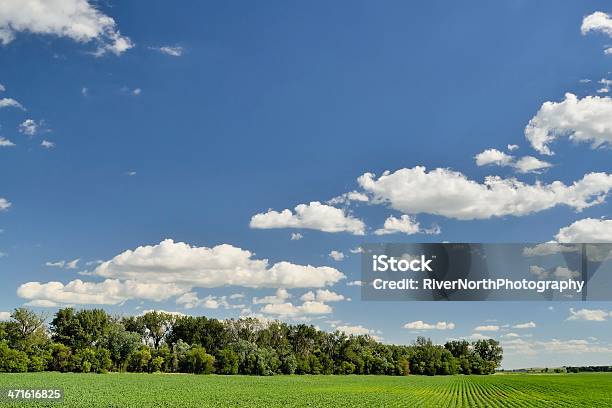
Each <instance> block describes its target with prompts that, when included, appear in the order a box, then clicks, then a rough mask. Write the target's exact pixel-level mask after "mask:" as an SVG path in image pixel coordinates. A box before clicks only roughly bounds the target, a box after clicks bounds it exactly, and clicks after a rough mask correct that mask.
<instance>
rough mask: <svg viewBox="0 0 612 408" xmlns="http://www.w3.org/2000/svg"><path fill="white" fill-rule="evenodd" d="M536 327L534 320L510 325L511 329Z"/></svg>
mask: <svg viewBox="0 0 612 408" xmlns="http://www.w3.org/2000/svg"><path fill="white" fill-rule="evenodd" d="M535 327H536V324H535V323H534V322H527V323H519V324H515V325H514V326H512V328H513V329H533V328H535Z"/></svg>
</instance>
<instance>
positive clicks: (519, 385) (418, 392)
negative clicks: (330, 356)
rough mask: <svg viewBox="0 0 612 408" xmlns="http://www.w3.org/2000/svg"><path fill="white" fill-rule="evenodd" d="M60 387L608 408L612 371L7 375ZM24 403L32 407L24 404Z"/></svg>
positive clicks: (97, 400)
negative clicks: (389, 374) (425, 374)
mask: <svg viewBox="0 0 612 408" xmlns="http://www.w3.org/2000/svg"><path fill="white" fill-rule="evenodd" d="M6 387H15V388H19V387H29V388H36V387H41V388H52V387H62V388H64V390H65V395H66V397H65V401H64V402H63V403H52V404H41V403H30V404H29V405H28V406H38V407H41V406H55V407H58V406H62V407H99V406H104V407H266V408H270V407H287V406H294V407H301V406H311V407H319V406H326V407H328V406H331V407H383V406H384V407H408V406H410V407H413V406H424V407H543V406H555V407H559V406H561V407H609V406H612V374H603V373H602V374H549V375H544V374H543V375H537V374H498V375H492V376H448V377H443V376H438V377H422V376H408V377H384V376H276V377H247V376H216V375H208V376H197V375H188V374H102V375H96V374H71V373H67V374H60V373H28V374H1V375H0V388H6ZM19 405H20V406H26V404H19Z"/></svg>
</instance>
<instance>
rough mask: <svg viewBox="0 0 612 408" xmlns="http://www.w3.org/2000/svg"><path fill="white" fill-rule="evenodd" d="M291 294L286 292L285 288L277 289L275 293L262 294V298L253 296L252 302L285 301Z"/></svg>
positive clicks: (277, 302)
mask: <svg viewBox="0 0 612 408" xmlns="http://www.w3.org/2000/svg"><path fill="white" fill-rule="evenodd" d="M290 297H291V295H290V294H289V292H287V289H283V288H280V289H277V291H276V294H274V295H270V296H264V297H262V298H258V297H254V298H253V304H254V305H258V304H279V303H285V301H286V300H287V299H289V298H290Z"/></svg>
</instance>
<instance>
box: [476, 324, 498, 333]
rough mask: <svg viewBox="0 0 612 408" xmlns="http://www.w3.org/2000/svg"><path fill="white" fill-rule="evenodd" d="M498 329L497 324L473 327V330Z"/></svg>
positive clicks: (489, 330) (490, 330)
mask: <svg viewBox="0 0 612 408" xmlns="http://www.w3.org/2000/svg"><path fill="white" fill-rule="evenodd" d="M498 330H499V326H497V325H486V326H478V327H476V328H475V329H474V331H480V332H482V331H488V332H492V331H498Z"/></svg>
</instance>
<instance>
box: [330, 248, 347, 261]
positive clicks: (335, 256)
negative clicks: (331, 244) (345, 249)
mask: <svg viewBox="0 0 612 408" xmlns="http://www.w3.org/2000/svg"><path fill="white" fill-rule="evenodd" d="M329 257H330V258H331V259H333V260H334V261H342V260H343V259H344V254H343V253H342V252H340V251H336V250H333V251H331V252H330V253H329Z"/></svg>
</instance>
